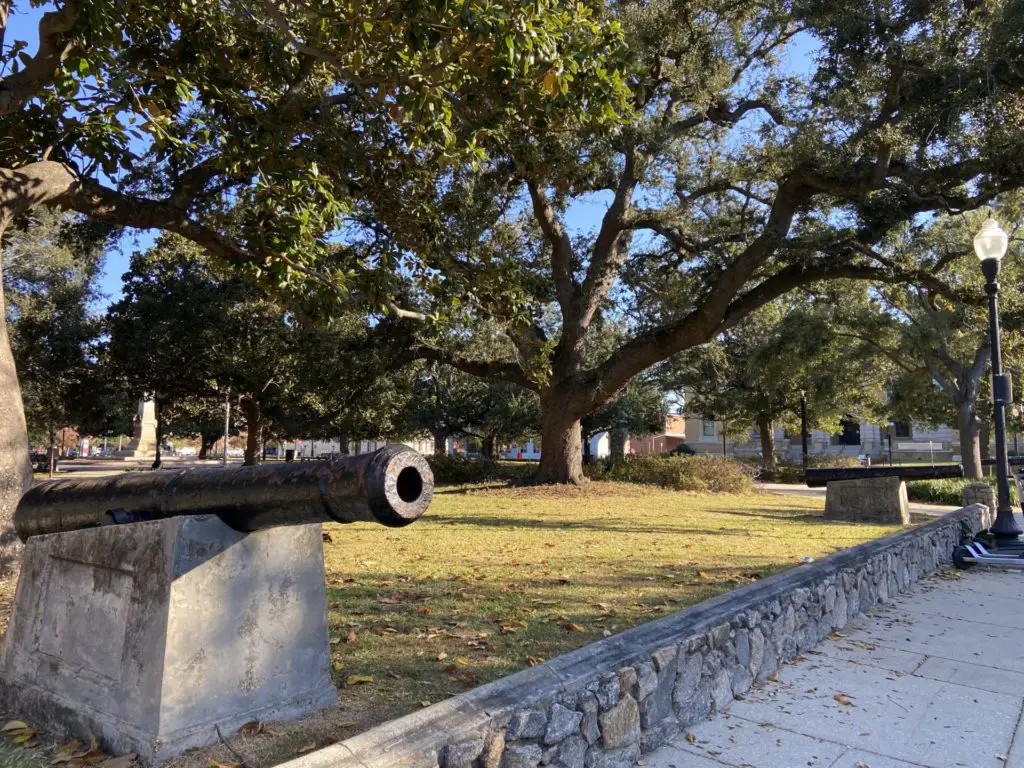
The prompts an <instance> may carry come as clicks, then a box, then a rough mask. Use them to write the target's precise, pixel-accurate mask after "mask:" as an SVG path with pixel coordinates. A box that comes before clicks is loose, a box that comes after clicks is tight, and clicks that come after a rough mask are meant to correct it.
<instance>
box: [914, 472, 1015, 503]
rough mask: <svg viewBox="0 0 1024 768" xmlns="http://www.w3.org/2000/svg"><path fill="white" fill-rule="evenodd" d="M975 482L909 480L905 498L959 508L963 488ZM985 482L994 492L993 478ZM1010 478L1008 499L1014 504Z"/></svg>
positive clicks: (1013, 489)
mask: <svg viewBox="0 0 1024 768" xmlns="http://www.w3.org/2000/svg"><path fill="white" fill-rule="evenodd" d="M973 482H976V481H974V480H967V479H965V478H957V477H945V478H942V479H941V480H911V481H909V482H908V483H907V498H908V499H909V500H910V501H919V502H921V503H923V504H948V505H949V506H953V507H959V506H960V505H961V504H963V492H964V486H965V485H969V484H970V483H973ZM985 482H987V483H988V484H989V485H991V486H992V489H993V490H995V487H996V479H995V477H988V476H986V477H985ZM1015 486H1016V483H1014V482H1013V478H1010V498H1011V499H1013V500H1014V502H1016V498H1017V489H1016V487H1015Z"/></svg>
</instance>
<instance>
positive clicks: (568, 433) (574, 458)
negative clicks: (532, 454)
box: [535, 404, 587, 485]
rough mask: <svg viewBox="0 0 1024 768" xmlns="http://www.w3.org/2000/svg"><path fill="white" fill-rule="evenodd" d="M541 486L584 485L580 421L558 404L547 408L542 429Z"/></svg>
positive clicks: (539, 476) (536, 477) (538, 477)
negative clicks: (546, 484)
mask: <svg viewBox="0 0 1024 768" xmlns="http://www.w3.org/2000/svg"><path fill="white" fill-rule="evenodd" d="M535 480H536V481H537V482H538V483H572V484H573V485H582V484H583V483H585V482H586V481H587V479H586V477H585V476H584V475H583V441H582V439H581V437H580V420H579V418H578V417H573V416H571V415H569V412H567V410H566V409H565V408H564V407H560V405H559V404H553V405H550V406H548V405H545V407H544V414H543V420H542V427H541V443H540V467H538V469H537V474H536V476H535Z"/></svg>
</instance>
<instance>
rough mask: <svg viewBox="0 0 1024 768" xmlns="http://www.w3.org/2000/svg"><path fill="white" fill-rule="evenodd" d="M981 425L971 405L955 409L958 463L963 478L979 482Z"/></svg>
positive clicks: (980, 472) (967, 404) (980, 471)
mask: <svg viewBox="0 0 1024 768" xmlns="http://www.w3.org/2000/svg"><path fill="white" fill-rule="evenodd" d="M981 426H982V425H981V424H980V423H979V422H978V419H977V417H976V415H975V412H974V405H973V403H966V404H964V405H961V406H959V407H958V408H957V429H958V430H959V431H960V457H961V458H960V461H961V462H963V465H964V477H966V478H968V479H970V480H981V479H982V477H983V474H984V473H983V472H982V469H981Z"/></svg>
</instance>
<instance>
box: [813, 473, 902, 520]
mask: <svg viewBox="0 0 1024 768" xmlns="http://www.w3.org/2000/svg"><path fill="white" fill-rule="evenodd" d="M825 517H827V518H828V519H830V520H845V521H847V522H851V523H878V524H882V525H891V524H894V523H895V524H897V525H910V508H909V503H908V501H907V484H906V483H904V482H903V481H902V480H901V479H900V478H898V477H867V478H863V479H860V480H833V481H831V482H830V483H829V484H828V486H827V487H826V490H825Z"/></svg>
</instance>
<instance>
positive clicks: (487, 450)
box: [484, 435, 494, 459]
mask: <svg viewBox="0 0 1024 768" xmlns="http://www.w3.org/2000/svg"><path fill="white" fill-rule="evenodd" d="M484 456H486V457H487V458H488V459H493V458H494V435H487V436H486V437H484Z"/></svg>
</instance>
